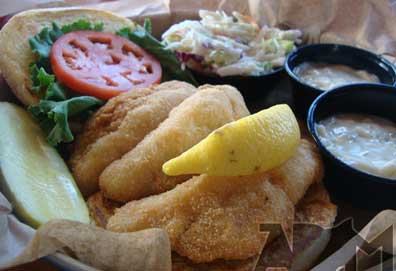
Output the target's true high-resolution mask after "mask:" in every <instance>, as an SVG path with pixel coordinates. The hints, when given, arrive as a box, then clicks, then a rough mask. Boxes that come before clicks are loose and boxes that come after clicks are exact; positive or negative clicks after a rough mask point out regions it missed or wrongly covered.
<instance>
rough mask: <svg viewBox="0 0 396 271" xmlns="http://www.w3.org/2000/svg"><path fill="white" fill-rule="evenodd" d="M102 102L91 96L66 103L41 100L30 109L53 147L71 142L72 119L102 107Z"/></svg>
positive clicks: (76, 98)
mask: <svg viewBox="0 0 396 271" xmlns="http://www.w3.org/2000/svg"><path fill="white" fill-rule="evenodd" d="M102 103H103V102H102V101H101V100H99V99H96V98H94V97H90V96H80V97H73V98H71V99H68V100H65V101H50V100H41V101H40V102H39V103H38V104H36V105H32V106H30V107H29V108H28V110H29V112H30V113H31V114H32V115H33V116H34V118H35V119H36V120H37V121H38V122H39V124H40V126H41V128H42V129H43V130H44V132H45V133H46V135H47V141H48V143H49V144H51V145H52V146H56V145H58V144H59V143H61V142H71V141H73V140H74V136H73V133H72V131H71V130H70V127H69V119H70V118H71V117H74V116H77V115H80V114H84V113H86V112H87V111H88V110H92V109H94V108H96V107H98V106H100V105H102Z"/></svg>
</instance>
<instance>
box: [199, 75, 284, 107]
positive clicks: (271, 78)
mask: <svg viewBox="0 0 396 271" xmlns="http://www.w3.org/2000/svg"><path fill="white" fill-rule="evenodd" d="M192 73H193V75H194V77H195V79H196V80H197V81H198V83H199V84H200V85H202V84H212V85H224V84H226V85H231V86H234V87H236V88H237V89H238V90H239V91H240V92H241V94H242V96H243V97H244V98H245V100H247V101H252V100H254V99H260V98H265V96H266V95H267V94H269V92H270V91H271V90H273V89H274V87H275V86H276V85H277V84H278V83H279V82H280V80H282V78H286V73H285V69H284V68H283V67H281V68H277V69H276V70H274V71H272V72H270V73H267V74H264V75H260V76H242V75H238V76H219V75H217V74H206V73H200V72H197V71H192Z"/></svg>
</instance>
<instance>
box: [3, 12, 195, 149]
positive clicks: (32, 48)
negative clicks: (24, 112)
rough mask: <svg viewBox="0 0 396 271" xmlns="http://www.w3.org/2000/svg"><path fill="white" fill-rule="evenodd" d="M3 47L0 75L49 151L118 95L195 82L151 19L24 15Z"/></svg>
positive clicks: (6, 31) (7, 30)
mask: <svg viewBox="0 0 396 271" xmlns="http://www.w3.org/2000/svg"><path fill="white" fill-rule="evenodd" d="M0 44H1V46H0V70H1V73H2V76H3V77H4V79H5V80H6V82H7V83H8V85H9V86H10V87H11V90H12V91H13V93H14V94H15V96H16V97H17V98H18V99H19V100H20V101H21V102H22V103H23V104H25V105H26V106H28V110H29V111H30V113H31V114H32V115H33V116H34V118H35V119H36V120H37V121H38V122H39V123H40V126H41V127H42V129H43V130H44V132H45V134H46V136H47V141H48V142H49V143H50V144H51V145H53V146H57V145H58V144H60V143H63V142H71V141H73V139H74V136H73V132H72V130H73V129H72V126H73V125H72V123H73V121H76V120H77V122H78V121H81V120H84V119H86V118H87V117H89V115H90V114H91V113H92V112H93V111H94V110H95V109H97V108H98V107H99V106H100V105H102V104H103V103H104V102H105V101H106V100H108V99H110V98H112V97H114V96H116V95H119V94H121V93H123V92H126V91H131V90H133V89H136V88H142V87H146V86H149V85H151V84H155V83H159V82H161V81H167V80H170V79H176V80H181V81H186V82H190V83H193V84H194V83H195V80H194V78H193V77H192V75H191V74H190V73H189V72H188V71H185V70H182V69H181V65H180V63H179V62H178V60H177V58H176V56H175V55H174V53H173V52H172V51H170V50H168V49H165V47H164V46H163V45H162V44H161V43H160V42H159V41H158V40H157V39H156V38H154V37H153V36H152V35H151V23H150V21H149V20H146V21H145V22H144V25H143V26H140V25H138V24H136V23H134V22H132V21H131V20H129V19H127V18H124V17H121V16H118V15H116V14H113V13H110V12H107V11H103V10H93V9H78V8H67V9H65V8H61V9H42V10H32V11H26V12H22V13H19V14H17V15H15V16H14V17H13V18H11V20H10V21H9V22H8V23H7V24H6V25H5V26H4V27H3V29H2V30H1V32H0Z"/></svg>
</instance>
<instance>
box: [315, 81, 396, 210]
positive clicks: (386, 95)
mask: <svg viewBox="0 0 396 271" xmlns="http://www.w3.org/2000/svg"><path fill="white" fill-rule="evenodd" d="M338 113H355V114H369V115H374V116H378V117H381V118H385V119H388V120H390V121H393V122H395V123H396V87H392V86H387V85H384V84H382V85H381V84H354V85H348V86H343V87H339V88H336V89H334V90H330V91H327V92H324V93H323V94H321V95H320V96H319V97H318V98H316V99H315V101H314V102H313V103H312V105H311V107H310V109H309V111H308V117H307V125H308V129H309V132H310V133H311V135H312V137H313V138H314V140H315V141H316V143H317V145H318V147H319V150H320V152H321V153H322V154H323V158H324V162H325V169H326V180H325V184H326V186H327V187H328V189H329V190H330V191H331V192H332V194H333V195H335V196H336V197H338V198H341V199H343V200H346V201H350V202H352V203H354V204H356V205H359V206H362V207H365V208H375V209H383V208H396V180H395V179H388V178H384V177H380V176H376V175H372V174H370V173H367V172H364V171H361V170H359V169H357V168H355V167H352V166H350V165H348V164H346V163H345V162H343V161H342V160H341V159H339V158H338V157H336V156H335V155H333V154H332V153H331V152H330V151H329V150H328V149H327V148H326V147H325V146H324V144H323V143H322V142H321V139H320V137H319V135H318V132H317V130H316V125H317V123H319V122H320V121H321V120H323V119H326V118H328V117H330V116H333V115H335V114H338Z"/></svg>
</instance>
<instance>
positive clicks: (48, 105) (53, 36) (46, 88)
mask: <svg viewBox="0 0 396 271" xmlns="http://www.w3.org/2000/svg"><path fill="white" fill-rule="evenodd" d="M80 30H94V31H102V30H103V24H95V25H92V24H91V23H90V22H88V21H85V20H79V21H76V22H74V23H72V24H69V25H64V26H62V27H59V26H58V25H57V24H56V23H52V28H48V27H46V28H43V29H42V30H41V31H40V33H39V34H37V35H35V36H34V37H32V38H30V39H29V44H30V48H31V49H32V51H33V53H35V54H36V56H37V61H36V62H35V63H34V64H32V65H31V66H30V73H31V81H32V91H33V92H34V93H35V94H37V96H38V97H40V98H41V100H40V102H39V104H37V105H33V106H30V107H29V109H28V110H29V111H30V112H31V113H32V115H33V116H34V117H35V118H36V119H37V120H38V122H39V123H40V126H41V127H42V129H43V130H44V132H45V133H46V135H47V141H48V142H49V143H50V144H51V145H52V146H57V145H58V144H59V143H61V142H70V141H72V140H73V139H74V136H73V134H72V132H71V130H70V127H69V119H70V118H71V117H74V116H78V117H86V116H87V115H89V114H90V113H92V110H93V109H95V108H96V107H98V106H99V105H101V104H102V101H101V100H99V99H96V98H94V97H89V96H81V97H74V98H70V99H68V97H67V94H68V93H69V92H70V90H68V89H67V88H66V87H65V86H63V85H62V84H61V83H60V82H58V81H57V80H56V78H55V75H53V74H52V69H51V64H50V51H51V46H52V45H53V44H54V42H55V41H56V40H57V39H58V38H59V37H61V36H62V35H64V34H66V33H69V32H72V31H80Z"/></svg>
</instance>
